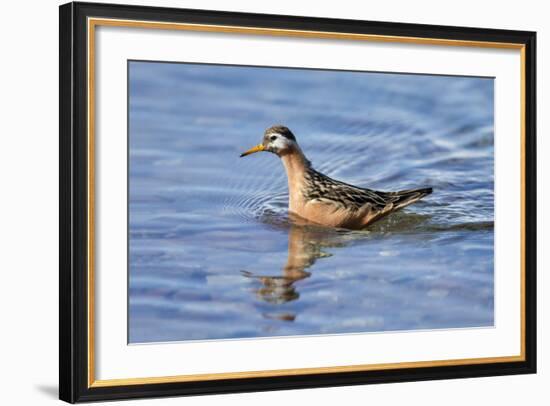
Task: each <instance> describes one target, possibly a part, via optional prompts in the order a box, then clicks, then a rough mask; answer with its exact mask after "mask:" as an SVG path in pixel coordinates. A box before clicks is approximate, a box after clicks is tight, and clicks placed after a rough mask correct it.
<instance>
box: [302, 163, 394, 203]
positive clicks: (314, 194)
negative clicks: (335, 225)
mask: <svg viewBox="0 0 550 406" xmlns="http://www.w3.org/2000/svg"><path fill="white" fill-rule="evenodd" d="M306 177H307V179H306V184H307V187H306V189H305V191H304V195H305V198H306V199H307V200H317V201H320V202H323V203H330V204H335V205H337V206H342V207H345V208H347V209H354V210H358V209H360V208H361V207H363V206H365V205H367V204H368V205H371V206H372V208H376V209H383V208H384V207H386V206H387V205H388V204H389V203H391V202H392V201H393V200H395V199H396V197H394V196H391V195H390V194H387V193H384V192H377V191H375V190H371V189H366V188H360V187H357V186H353V185H350V184H347V183H344V182H340V181H338V180H336V179H332V178H330V177H328V176H326V175H324V174H322V173H320V172H317V171H315V170H313V169H312V170H310V171H308V173H307V175H306Z"/></svg>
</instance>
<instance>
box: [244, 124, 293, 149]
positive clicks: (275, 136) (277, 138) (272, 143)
mask: <svg viewBox="0 0 550 406" xmlns="http://www.w3.org/2000/svg"><path fill="white" fill-rule="evenodd" d="M295 150H298V143H297V142H296V137H294V134H292V131H290V130H289V129H288V128H287V127H285V126H282V125H274V126H273V127H269V128H268V129H267V130H265V133H264V137H263V139H262V143H261V144H258V145H256V146H255V147H252V148H250V149H249V150H248V151H245V152H243V153H242V154H241V157H243V156H247V155H250V154H253V153H255V152H261V151H267V152H272V153H274V154H276V155H278V156H283V155H285V154H288V153H291V152H293V151H295Z"/></svg>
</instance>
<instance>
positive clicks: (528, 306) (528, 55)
mask: <svg viewBox="0 0 550 406" xmlns="http://www.w3.org/2000/svg"><path fill="white" fill-rule="evenodd" d="M59 13H60V14H59V17H60V33H59V50H60V52H59V53H60V60H59V62H60V71H59V75H60V76H59V82H60V87H59V92H60V93H59V95H60V104H59V125H60V139H59V148H60V158H59V182H60V194H59V199H60V204H59V218H60V223H59V227H60V245H59V246H60V251H59V260H60V261H59V262H60V266H59V318H60V324H59V337H60V339H59V354H60V357H59V371H60V372H59V397H60V399H62V400H64V401H67V402H71V403H74V402H83V401H98V400H112V399H126V398H145V397H159V396H181V395H195V394H220V393H235V392H249V391H266V390H276V389H297V388H313V387H326V386H343V385H359V384H371V383H387V382H403V381H421V380H431V379H449V378H465V377H482V376H496V375H511V374H526V373H535V372H536V142H535V136H536V83H535V81H536V33H534V32H528V31H510V30H497V29H480V28H464V27H446V26H435V25H420V24H402V23H389V22H374V21H356V20H342V19H326V18H310V17H295V16H282V15H264V14H249V13H234V12H219V11H205V10H189V9H174V8H160V7H144V6H126V5H113V4H94V3H78V2H77V3H68V4H65V5H62V6H60V8H59ZM89 17H103V18H116V19H131V20H140V21H162V22H174V23H195V24H211V25H230V26H242V27H260V28H271V29H292V30H304V31H309V30H311V31H322V32H329V33H330V32H335V33H336V32H344V33H356V34H370V35H381V36H384V35H389V36H398V37H399V36H404V37H415V38H429V39H445V40H458V41H484V42H495V43H514V44H520V45H522V46H523V47H524V52H525V67H524V69H525V72H524V73H525V81H524V82H525V83H524V92H525V95H524V101H525V106H524V132H525V140H524V141H525V145H524V147H525V167H524V173H525V187H524V191H525V196H524V205H525V206H524V219H523V221H524V228H525V241H524V249H525V255H524V264H523V266H524V269H525V280H524V308H525V318H524V337H525V342H524V349H525V357H524V360H521V361H515V362H498V363H482V364H471V365H450V366H430V367H415V368H400V369H391V370H371V371H359V372H338V373H317V374H307V375H288V376H273V377H255V378H238V379H219V380H210V381H197V382H172V383H148V384H134V385H119V386H112V387H109V386H106V387H93V386H90V385H89V379H88V368H89V365H88V362H89V358H88V355H89V354H88V350H87V349H88V340H89V336H88V334H89V330H88V313H87V305H88V299H89V298H88V293H89V286H88V279H87V277H86V270H87V266H88V244H87V238H88V237H87V236H88V223H87V214H86V213H87V210H88V204H89V195H88V189H87V181H88V178H87V165H88V162H87V156H88V155H87V148H88V143H87V125H88V122H87V120H88V110H87V97H88V94H87V58H88V56H87V53H86V49H87V23H86V21H87V19H88V18H89Z"/></svg>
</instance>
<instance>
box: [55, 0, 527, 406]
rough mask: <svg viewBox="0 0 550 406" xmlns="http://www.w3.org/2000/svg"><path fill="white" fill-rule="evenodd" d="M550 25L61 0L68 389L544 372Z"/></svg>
mask: <svg viewBox="0 0 550 406" xmlns="http://www.w3.org/2000/svg"><path fill="white" fill-rule="evenodd" d="M535 39H536V35H535V33H534V32H525V31H510V30H495V29H482V28H461V27H445V26H428V25H416V24H401V23H386V22H372V21H355V20H336V19H320V18H309V17H291V16H281V15H260V14H247V13H232V12H218V11H205V10H184V9H168V8H156V7H141V6H122V5H107V4H93V3H69V4H66V5H63V6H61V7H60V236H61V241H60V398H61V399H62V400H65V401H68V402H79V401H94V400H109V399H122V398H139V397H155V396H174V395H193V394H208V393H229V392H242V391H263V390H274V389H291V388H310V387H322V386H334V385H355V384H369V383H378V382H400V381H413V380H426V379H444V378H462V377H477V376H489V375H505V374H521V373H534V372H535V371H536V342H535V340H536V324H535V323H536V308H535V303H536V296H535V295H536V289H535V288H536V262H535V261H536V252H535V247H536V222H535V219H536V165H535V111H536V108H535Z"/></svg>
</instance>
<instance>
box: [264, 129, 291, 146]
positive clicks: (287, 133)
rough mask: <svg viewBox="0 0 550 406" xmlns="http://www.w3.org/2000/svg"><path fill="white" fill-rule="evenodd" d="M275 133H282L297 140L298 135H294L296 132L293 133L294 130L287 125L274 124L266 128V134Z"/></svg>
mask: <svg viewBox="0 0 550 406" xmlns="http://www.w3.org/2000/svg"><path fill="white" fill-rule="evenodd" d="M273 133H277V134H281V135H282V136H283V137H285V138H287V139H289V140H292V141H294V142H296V137H295V136H294V134H292V131H290V130H289V129H288V127H285V126H284V125H274V126H273V127H269V128H268V129H267V130H265V135H268V134H273Z"/></svg>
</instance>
